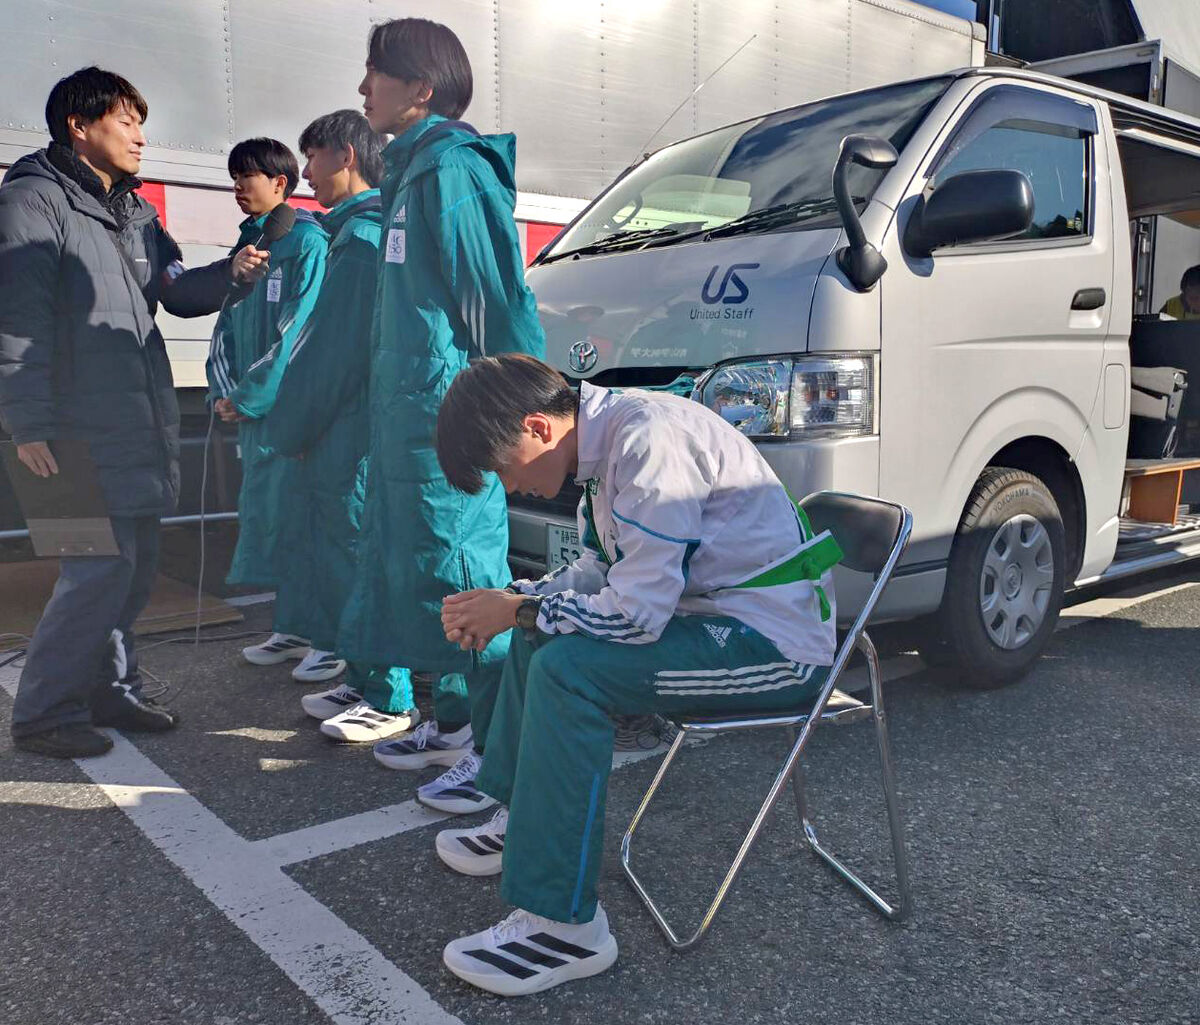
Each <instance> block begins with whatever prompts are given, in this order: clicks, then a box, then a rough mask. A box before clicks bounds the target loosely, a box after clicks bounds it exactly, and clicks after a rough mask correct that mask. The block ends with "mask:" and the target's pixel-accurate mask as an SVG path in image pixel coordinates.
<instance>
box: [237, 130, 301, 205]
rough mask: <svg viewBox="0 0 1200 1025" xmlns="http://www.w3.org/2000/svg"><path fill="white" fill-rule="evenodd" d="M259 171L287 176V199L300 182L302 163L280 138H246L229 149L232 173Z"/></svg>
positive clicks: (285, 191) (285, 196)
mask: <svg viewBox="0 0 1200 1025" xmlns="http://www.w3.org/2000/svg"><path fill="white" fill-rule="evenodd" d="M255 171H258V172H259V173H260V174H265V175H266V176H267V177H268V178H278V177H279V176H280V175H281V174H282V175H283V176H284V177H286V178H287V185H286V186H285V187H284V190H283V196H284V198H285V199H286V198H287V197H288V196H290V195H291V194H292V193H293V192H294V191H295V189H296V186H297V185H298V184H299V182H300V165H299V164H298V163H296V155H295V154H294V153H293V152H292V151H291V150H290V149H288V148H287V147H286V146H285V145H284V144H283V143H282V142H280V141H279V140H278V139H267V138H257V139H244V140H242V141H241V142H239V143H238V144H237V145H236V146H234V147H233V149H231V150H230V151H229V173H230V174H253V173H254V172H255Z"/></svg>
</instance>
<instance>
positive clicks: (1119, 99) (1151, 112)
mask: <svg viewBox="0 0 1200 1025" xmlns="http://www.w3.org/2000/svg"><path fill="white" fill-rule="evenodd" d="M951 74H952V75H953V76H955V77H957V78H1009V79H1017V80H1019V81H1024V82H1038V83H1041V84H1043V85H1052V86H1054V87H1055V88H1058V89H1066V90H1069V91H1070V92H1074V93H1079V94H1080V95H1082V96H1089V97H1091V98H1092V99H1097V100H1103V101H1104V102H1105V103H1107V104H1108V105H1109V107H1110V108H1111V109H1112V112H1113V123H1114V124H1115V126H1116V128H1117V129H1118V130H1121V129H1134V128H1138V129H1142V130H1144V131H1149V132H1153V133H1154V134H1156V135H1165V136H1167V137H1169V138H1172V139H1178V140H1179V141H1181V142H1186V143H1190V144H1191V145H1193V146H1198V147H1200V119H1197V118H1194V117H1191V116H1189V115H1187V114H1183V113H1181V112H1179V111H1177V110H1171V109H1169V108H1167V107H1161V106H1159V105H1158V104H1155V103H1148V102H1146V101H1145V100H1135V99H1133V98H1132V97H1130V96H1124V95H1122V94H1121V93H1114V92H1109V91H1108V90H1107V89H1097V88H1096V87H1095V86H1092V85H1086V84H1085V83H1083V82H1076V81H1074V80H1073V79H1070V78H1059V77H1058V76H1057V75H1047V74H1045V73H1044V72H1041V71H1028V70H1025V69H1023V68H1005V67H991V68H962V69H960V70H958V71H953V72H951Z"/></svg>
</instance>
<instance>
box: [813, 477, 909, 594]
mask: <svg viewBox="0 0 1200 1025" xmlns="http://www.w3.org/2000/svg"><path fill="white" fill-rule="evenodd" d="M800 508H801V509H803V510H804V512H805V514H806V515H807V516H808V519H809V522H810V523H811V524H812V528H813V530H814V531H816V533H818V534H819V533H821V531H823V530H828V531H829V532H830V533H831V534H833V536H834V538H835V539H836V541H837V543H838V544H839V545H840V546H841V548H842V552H843V555H844V557H843V559H842V565H843V566H845V567H846V568H847V569H852V570H857V571H858V572H860V573H871V574H873V575H878V574H879V573H881V572H882V571H883V568H884V566H886V565H887V561H888V558H889V557H890V556H891V554H892V550H893V549H894V548H895V547H896V543H897V542H898V541H899V540H900V532H901V530H902V529H903V527H904V517H905V511H904V507H903V506H899V505H895V504H894V503H892V502H885V501H883V500H882V499H879V498H867V497H866V496H864V495H848V494H843V493H841V492H837V491H818V492H816V493H815V494H812V495H809V496H808V497H807V498H805V499H803V500H802V501H801V502H800Z"/></svg>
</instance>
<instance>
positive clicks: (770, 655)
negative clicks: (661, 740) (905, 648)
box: [476, 616, 828, 922]
mask: <svg viewBox="0 0 1200 1025" xmlns="http://www.w3.org/2000/svg"><path fill="white" fill-rule="evenodd" d="M827 676H828V670H827V669H825V668H822V667H815V666H801V665H797V664H796V663H795V662H792V661H790V660H788V659H786V658H784V656H783V655H781V654H780V653H779V649H778V648H776V647H775V645H774V644H772V643H771V642H770V641H768V640H767V639H766V638H765V637H763V636H762V635H761V634H759V633H757V632H756V631H754V630H752V629H751V628H750V627H748V626H745V625H744V624H742V623H740V622H738V621H737V620H735V619H729V618H726V617H710V616H676V617H675V618H674V619H672V620H671V622H670V623H669V624H668V625H667V628H666V629H665V630H664V631H663V633H662V636H661V637H660V638H659V640H657V641H655V642H654V643H652V644H619V643H616V642H614V641H601V640H596V639H594V638H591V637H585V636H582V635H580V634H565V635H561V636H555V637H547V636H546V635H540V636H539V638H538V639H535V640H534V641H531V640H529V639H528V638H527V637H526V636H525V635H524V634H523V633H522V632H521V631H519V630H514V631H513V639H512V646H511V648H510V650H509V655H508V661H507V662H506V663H505V665H504V673H503V676H502V678H501V681H500V686H499V692H498V694H497V695H496V704H495V711H494V714H493V718H492V722H491V731H490V733H488V735H487V740H488V744H487V753H486V755H485V756H484V760H483V767H482V768H481V769H480V772H479V776H478V777H477V779H476V785H477V786H478V787H479V788H480V789H481V790H483V791H484V793H486V794H489V795H490V796H492V797H494V798H496V800H498V801H500V802H502V803H503V804H507V805H508V807H509V819H508V830H507V837H506V839H505V847H504V875H503V878H502V880H501V884H500V893H501V895H502V896H503V897H504V899H505V900H506V901H508V902H509V903H510V904H513V905H515V906H517V907H519V908H525V909H526V910H527V911H532V912H534V913H535V914H539V915H544V916H545V917H547V918H552V919H555V920H556V921H560V922H587V921H590V920H591V919H592V917H593V916H594V915H595V913H596V879H597V877H598V875H599V872H600V863H601V853H602V851H603V847H604V805H605V797H606V794H607V789H608V774H609V772H610V770H611V768H612V747H613V725H612V720H611V719H610V718H609V717H610V716H611V715H613V714H645V713H649V712H661V713H664V714H667V715H671V714H675V713H682V712H696V713H706V712H707V713H714V714H723V713H734V712H749V711H762V710H769V709H777V708H789V709H790V708H795V707H798V706H801V705H802V704H803V702H805V701H811V700H812V699H814V698H815V697H816V694H817V691H818V690H819V689H820V687H821V685H822V684H823V683H824V682H825V679H826V677H827Z"/></svg>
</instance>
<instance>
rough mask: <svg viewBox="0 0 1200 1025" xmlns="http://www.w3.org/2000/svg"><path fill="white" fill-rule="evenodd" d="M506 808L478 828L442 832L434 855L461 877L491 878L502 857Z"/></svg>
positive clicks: (506, 819) (506, 827)
mask: <svg viewBox="0 0 1200 1025" xmlns="http://www.w3.org/2000/svg"><path fill="white" fill-rule="evenodd" d="M507 831H508V809H507V808H505V807H504V806H503V805H502V806H501V807H500V808H499V809H497V811H496V814H495V815H493V816H492V817H491V819H490V820H489V821H487V822H485V823H484V824H483V825H482V826H473V827H471V828H470V829H443V830H442V831H441V832H440V833H438V835H437V840H436V848H437V856H438V857H439V858H441V859H442V861H444V862H445V863H446V864H447V865H449V866H450V867H451V868H452V869H454V871H455V872H461V873H462V874H463V875H465V876H494V875H496V873H498V872H499V871H500V869H501V861H502V860H503V858H504V834H505V833H506V832H507Z"/></svg>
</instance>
